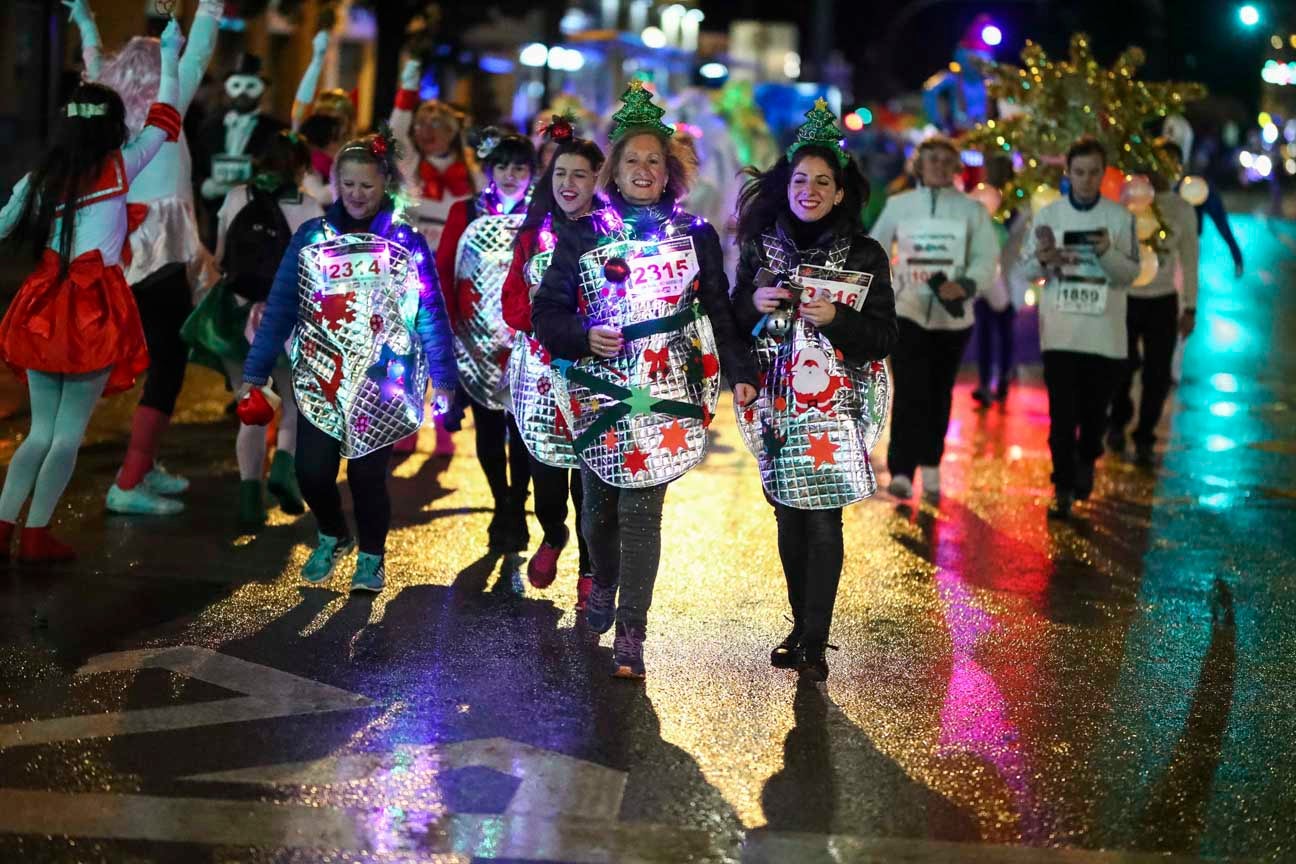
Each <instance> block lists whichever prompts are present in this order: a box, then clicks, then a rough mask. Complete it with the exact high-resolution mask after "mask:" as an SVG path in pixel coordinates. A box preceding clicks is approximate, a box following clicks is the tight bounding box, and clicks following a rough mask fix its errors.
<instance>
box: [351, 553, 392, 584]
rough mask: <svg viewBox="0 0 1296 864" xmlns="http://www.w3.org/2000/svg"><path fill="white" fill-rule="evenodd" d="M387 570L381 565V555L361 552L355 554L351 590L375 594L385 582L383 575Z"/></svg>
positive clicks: (384, 575)
mask: <svg viewBox="0 0 1296 864" xmlns="http://www.w3.org/2000/svg"><path fill="white" fill-rule="evenodd" d="M386 575H387V571H386V568H385V567H384V566H383V556H382V555H371V554H370V553H368V552H361V553H360V554H359V555H357V556H356V569H355V575H354V576H352V577H351V590H352V591H371V592H373V593H374V594H377V593H378V592H379V591H381V590H382V589H383V586H384V585H386V584H387V582H386V580H385V578H384V577H386Z"/></svg>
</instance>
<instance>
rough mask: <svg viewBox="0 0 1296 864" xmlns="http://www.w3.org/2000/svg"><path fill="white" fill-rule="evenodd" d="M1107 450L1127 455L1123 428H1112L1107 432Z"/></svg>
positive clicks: (1119, 454)
mask: <svg viewBox="0 0 1296 864" xmlns="http://www.w3.org/2000/svg"><path fill="white" fill-rule="evenodd" d="M1107 450H1108V451H1109V452H1111V453H1115V454H1116V455H1117V456H1124V455H1125V432H1124V430H1121V429H1112V430H1110V431H1108V433H1107Z"/></svg>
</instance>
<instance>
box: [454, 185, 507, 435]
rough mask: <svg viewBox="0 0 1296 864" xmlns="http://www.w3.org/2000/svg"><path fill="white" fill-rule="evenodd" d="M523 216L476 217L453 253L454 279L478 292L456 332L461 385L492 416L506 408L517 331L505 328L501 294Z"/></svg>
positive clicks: (457, 360)
mask: <svg viewBox="0 0 1296 864" xmlns="http://www.w3.org/2000/svg"><path fill="white" fill-rule="evenodd" d="M525 210H526V208H522V212H519V213H516V214H513V215H508V216H498V215H483V216H478V217H477V218H476V219H474V220H473V221H472V222H471V223H470V224H469V225H468V228H467V229H466V230H465V231H464V233H463V236H462V237H460V238H459V248H458V249H457V250H456V252H455V278H456V279H457V280H459V281H464V280H467V281H469V282H471V283H472V285H473V291H474V298H473V303H472V307H471V308H470V309H465V310H463V315H462V319H461V320H460V321H458V322H457V323H456V324H455V329H454V353H455V364H456V365H457V366H458V367H459V383H460V384H461V385H462V386H463V388H464V390H466V391H468V395H469V396H471V397H472V398H473V400H474V401H476V402H477V403H479V404H481V405H485V406H486V407H487V408H490V409H491V410H493V411H502V410H504V409H506V408H507V407H508V396H509V392H508V381H507V379H506V375H505V371H506V369H507V367H508V362H509V353H510V352H511V351H512V350H513V340H514V338H515V337H516V331H515V330H514V329H513V328H512V327H510V326H508V324H506V323H504V307H503V305H502V303H501V292H502V290H503V288H504V278H505V277H506V276H508V271H509V266H510V265H511V264H512V263H513V238H514V237H515V236H516V235H517V230H518V227H519V226H520V225H521V224H522V220H523V219H524V218H526V212H525ZM445 290H447V291H449V290H452V289H451V287H449V286H447V288H446V289H445Z"/></svg>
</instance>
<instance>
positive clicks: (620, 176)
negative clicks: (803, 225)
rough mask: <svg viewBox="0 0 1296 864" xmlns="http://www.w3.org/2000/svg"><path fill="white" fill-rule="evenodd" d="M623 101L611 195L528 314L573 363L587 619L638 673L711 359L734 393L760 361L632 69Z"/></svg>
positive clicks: (749, 391) (625, 669)
mask: <svg viewBox="0 0 1296 864" xmlns="http://www.w3.org/2000/svg"><path fill="white" fill-rule="evenodd" d="M621 98H622V101H623V103H624V104H623V105H622V107H621V108H620V110H618V111H617V113H616V114H614V115H613V119H614V121H615V122H616V125H615V127H614V128H613V130H612V135H611V138H612V142H613V144H612V151H611V153H609V154H608V160H607V162H605V163H604V165H603V170H602V171H601V172H600V174H599V185H600V187H601V189H602V190H603V192H604V194H605V195H607V197H608V200H609V201H610V202H611V203H610V206H609V207H608V208H606V209H604V210H602V211H600V212H599V213H598V214H596V215H595V217H594V220H595V226H596V229H597V232H598V234H599V235H601V236H598V237H593V238H591V237H589V236H582V235H579V234H576V233H574V232H569V233H568V234H567V235H566V236H564V237H562V238H560V240H559V241H558V247H557V249H556V250H555V252H554V255H553V261H552V263H551V264H550V265H549V269H548V270H546V271H545V274H544V277H543V278H542V280H541V283H540V290H539V291H538V292H537V293H536V297H535V301H534V303H533V305H532V321H533V323H534V324H535V330H536V335H537V336H538V337H539V339H540V343H541V344H542V345H544V347H545V348H546V349H547V350H548V351H549V352H550V353H551V354H552V355H553V356H554V357H556V358H559V359H561V360H565V361H568V363H569V365H568V368H567V370H566V373H565V376H564V378H562V379H559V382H558V383H559V385H560V386H561V389H560V391H559V397H558V405H559V407H560V409H562V410H563V411H564V417H565V419H566V420H567V424H568V426H569V427H570V428H571V431H572V435H573V438H574V443H573V446H574V448H575V450H576V452H577V455H578V456H579V457H580V460H581V481H582V483H583V484H584V493H585V500H584V503H583V506H582V508H581V528H582V531H583V532H584V535H585V540H586V542H587V543H588V544H589V547H590V557H591V559H592V560H593V563H594V584H593V586H592V587H591V589H590V595H589V600H588V602H587V604H586V610H585V620H586V623H587V624H588V626H589V628H590V629H591V630H592V631H594V632H595V633H600V634H601V633H606V632H607V631H608V630H610V629H612V625H613V624H614V623H615V624H616V637H615V640H614V642H613V664H614V665H613V675H615V676H617V677H620V678H633V679H641V678H643V677H644V674H645V670H644V658H643V643H644V639H645V638H646V634H647V626H648V609H649V606H651V604H652V594H653V586H654V584H655V583H656V581H657V565H658V562H659V560H660V558H661V514H662V505H663V503H664V502H665V500H666V487H667V486H668V485H669V483H670V481H672V480H674V479H675V478H677V477H679V476H681V475H683V474H684V473H685V472H686V471H688V470H689V469H690V468H692V467H693V466H695V465H697V464H698V463H699V462H700V461H701V460H702V456H703V454H704V452H705V450H706V439H707V432H706V429H707V427H708V426H709V425H710V422H711V419H712V413H713V412H714V410H715V406H716V400H717V398H718V397H719V390H720V375H719V373H720V370H721V368H723V369H724V371H725V373H726V375H728V377H729V380H730V381H731V382H732V383H733V385H734V398H735V399H736V400H738V401H739V402H740V403H744V404H745V403H747V402H749V401H751V400H752V399H753V398H755V395H756V388H755V384H756V373H755V369H754V368H753V363H752V360H751V352H750V351H749V350H748V348H747V345H746V344H745V343H744V341H743V339H742V338H741V336H740V334H739V333H738V330H737V327H736V326H735V324H734V318H733V309H732V307H731V306H730V304H729V285H728V280H727V279H726V278H725V273H724V255H723V253H722V252H721V250H720V238H719V235H717V234H716V230H715V228H713V227H712V226H711V225H709V224H708V223H707V222H706V221H705V220H703V219H699V218H697V217H696V216H694V215H693V214H691V213H685V212H684V211H682V210H680V209H679V207H678V206H677V205H676V202H677V201H678V200H679V199H680V198H681V197H682V195H683V193H684V192H685V190H686V189H687V188H688V180H689V176H690V172H689V167H688V166H687V164H686V163H685V161H684V159H683V158H682V153H681V148H680V147H679V145H678V144H677V143H676V142H674V141H673V140H672V136H673V134H674V130H672V129H671V128H670V127H669V126H666V125H665V124H664V123H662V122H661V116H662V114H663V113H665V112H664V111H663V110H662V109H661V108H659V107H658V106H656V105H654V104H653V102H652V97H651V94H650V93H649V92H648V90H646V89H645V88H644V86H643V83H642V82H641V81H638V80H636V81H632V82H631V84H630V88H629V89H628V90H626V92H625V94H624V95H622V97H621ZM577 409H579V410H577ZM618 591H619V593H620V598H619V600H618ZM618 604H619V605H618Z"/></svg>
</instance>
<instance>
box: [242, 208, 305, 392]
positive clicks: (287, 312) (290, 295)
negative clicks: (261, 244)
mask: <svg viewBox="0 0 1296 864" xmlns="http://www.w3.org/2000/svg"><path fill="white" fill-rule="evenodd" d="M318 227H319V222H318V221H317V220H315V219H312V220H310V221H309V222H304V223H302V226H301V227H300V228H298V229H297V232H296V233H295V234H293V237H292V241H291V242H290V243H289V244H288V249H287V250H286V251H285V252H284V256H283V258H282V259H280V261H279V270H278V271H277V272H276V273H275V278H274V284H273V285H271V286H270V294H269V296H268V297H266V306H265V313H264V314H263V315H262V316H261V326H260V327H258V328H257V332H256V337H255V338H254V339H253V341H252V347H251V348H250V349H249V350H248V355H247V359H246V360H244V361H243V380H244V381H246V382H247V383H249V384H256V385H261V384H264V383H265V382H266V379H267V378H269V377H270V372H271V370H273V369H274V365H275V360H277V359H278V357H279V352H280V351H282V350H283V344H284V340H286V339H287V338H288V336H289V334H291V333H292V331H293V327H295V326H297V259H298V257H299V256H300V254H301V250H302V249H303V248H304V247H305V246H306V238H307V237H308V236H310V234H311V232H313V231H314V230H315V229H316V228H318Z"/></svg>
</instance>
